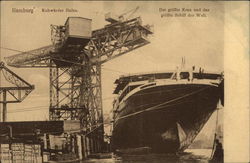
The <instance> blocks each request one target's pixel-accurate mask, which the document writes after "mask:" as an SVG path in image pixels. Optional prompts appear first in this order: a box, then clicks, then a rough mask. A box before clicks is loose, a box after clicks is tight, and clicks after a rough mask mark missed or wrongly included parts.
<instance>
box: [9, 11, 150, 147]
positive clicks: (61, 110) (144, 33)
mask: <svg viewBox="0 0 250 163" xmlns="http://www.w3.org/2000/svg"><path fill="white" fill-rule="evenodd" d="M111 19H112V18H111V17H109V16H108V15H107V16H106V21H109V22H110V24H108V25H106V26H105V27H104V28H101V29H98V30H94V31H91V20H90V19H86V18H80V17H69V18H68V19H67V21H66V23H65V25H64V26H56V25H51V40H52V43H53V44H52V45H50V46H46V47H42V48H39V49H35V50H31V51H28V52H23V53H20V54H17V55H14V56H10V57H6V58H5V59H6V62H7V64H8V65H9V66H14V67H20V68H25V67H28V68H30V67H34V68H44V67H47V68H49V72H50V107H49V116H50V120H80V121H81V125H82V128H83V130H84V134H87V135H88V134H89V135H90V136H91V137H92V138H93V139H94V140H95V142H102V141H103V133H104V129H103V113H102V90H101V65H102V64H103V63H105V62H107V61H109V60H111V59H114V58H116V57H118V56H121V55H123V54H125V53H128V52H130V51H132V50H135V49H137V48H139V47H142V46H144V45H146V44H148V43H149V41H148V35H151V34H152V32H151V30H150V26H149V25H145V26H144V25H142V21H141V18H140V17H137V18H133V19H130V20H126V21H117V22H113V21H110V20H111ZM74 32H75V33H74ZM76 34H78V36H76ZM97 144H98V143H97ZM95 151H100V146H98V145H97V146H96V149H95Z"/></svg>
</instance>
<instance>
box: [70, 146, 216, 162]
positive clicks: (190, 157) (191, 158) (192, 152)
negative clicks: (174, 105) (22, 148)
mask: <svg viewBox="0 0 250 163" xmlns="http://www.w3.org/2000/svg"><path fill="white" fill-rule="evenodd" d="M211 151H212V149H187V150H186V152H185V153H182V154H179V155H174V154H147V155H123V156H116V155H113V156H112V158H102V159H97V158H89V159H87V160H84V161H75V162H73V163H129V162H133V163H145V162H146V163H151V162H157V163H168V162H169V163H179V162H184V163H193V162H194V163H207V162H209V160H210V156H211ZM105 155H106V154H105Z"/></svg>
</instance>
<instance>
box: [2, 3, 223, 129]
mask: <svg viewBox="0 0 250 163" xmlns="http://www.w3.org/2000/svg"><path fill="white" fill-rule="evenodd" d="M136 6H139V9H138V10H137V12H136V13H134V14H133V15H132V16H131V18H132V17H137V16H141V18H142V21H143V24H150V25H153V31H154V34H153V35H152V36H151V37H150V41H151V43H150V44H148V45H146V46H144V47H141V48H139V49H137V50H134V51H131V52H129V53H128V54H125V55H123V56H120V57H117V58H116V59H113V60H111V61H109V62H107V63H104V64H103V65H102V68H103V69H102V93H103V94H102V97H103V109H104V113H109V112H110V110H111V109H112V101H113V97H114V95H113V94H112V92H113V90H114V88H115V85H114V81H115V79H117V78H118V77H119V76H120V75H124V74H131V73H140V72H153V71H166V70H173V69H175V68H176V66H180V64H181V58H182V57H185V59H186V67H192V66H193V65H195V66H196V67H203V68H204V69H205V71H206V70H207V71H216V72H222V71H223V50H224V47H223V45H224V15H223V14H224V7H223V4H222V3H221V2H182V3H179V2H150V1H149V2H142V1H138V2H137V1H135V2H134V1H133V2H132V1H130V2H115V1H112V2H101V1H96V2H95V1H93V2H80V1H77V2H67V1H63V2H60V1H57V2H45V1H43V2H32V1H30V2H14V1H11V2H6V1H5V2H1V47H5V48H11V49H16V50H20V51H28V50H32V49H36V48H39V47H42V46H46V45H49V44H51V40H50V38H51V37H50V25H51V24H55V25H63V24H64V23H65V21H66V19H67V17H69V16H80V17H85V18H90V19H92V29H93V30H94V29H99V28H102V27H104V25H105V24H107V22H105V20H104V15H105V13H107V12H113V13H115V14H117V15H119V14H122V13H125V12H127V11H129V10H131V9H134V8H136ZM13 8H21V9H22V8H31V9H34V12H33V14H31V13H15V12H12V10H13ZM47 8H49V9H66V8H72V9H76V10H77V11H78V12H75V13H70V12H61V13H44V12H42V9H47ZM160 8H161V9H160ZM176 8H180V9H182V8H186V9H192V10H193V9H194V8H197V9H199V8H201V9H202V10H203V9H204V8H206V9H209V12H207V13H206V16H207V17H205V18H200V17H193V18H190V17H161V14H162V13H163V12H160V10H162V9H166V10H168V9H176ZM191 13H193V12H191ZM13 54H17V52H14V51H10V50H6V49H1V60H3V61H4V59H3V58H4V57H7V56H11V55H13ZM9 68H10V69H11V70H13V71H14V72H15V73H17V74H18V75H20V76H21V77H22V78H23V79H25V80H26V81H28V82H29V83H31V84H34V85H35V90H34V91H33V92H32V93H31V94H30V95H29V96H28V97H27V98H26V99H25V100H24V101H23V102H22V103H18V104H8V112H9V113H8V120H9V121H25V120H48V119H49V117H48V115H49V114H48V105H49V71H48V69H46V68H44V69H41V68H40V69H35V68H32V69H30V68H26V69H21V68H13V67H9ZM24 110H25V111H24ZM213 117H215V116H213ZM212 119H213V120H214V119H215V118H212ZM207 125H208V127H207V128H208V129H209V130H210V131H212V130H213V126H214V121H211V122H210V123H209V124H207Z"/></svg>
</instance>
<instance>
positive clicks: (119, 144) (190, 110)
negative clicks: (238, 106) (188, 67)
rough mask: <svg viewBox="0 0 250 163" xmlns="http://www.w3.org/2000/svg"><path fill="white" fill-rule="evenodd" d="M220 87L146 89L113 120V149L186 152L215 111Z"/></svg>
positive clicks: (189, 85)
mask: <svg viewBox="0 0 250 163" xmlns="http://www.w3.org/2000/svg"><path fill="white" fill-rule="evenodd" d="M218 100H219V88H218V87H217V86H214V85H206V84H173V85H162V86H155V87H152V88H146V89H142V90H140V91H138V92H137V93H135V94H133V95H131V96H130V97H129V98H127V99H126V100H125V101H124V104H123V108H122V109H121V110H120V111H119V112H118V113H117V116H116V117H115V119H114V125H113V136H112V147H113V150H119V149H130V148H139V147H149V148H151V149H152V151H153V152H157V153H161V152H164V153H173V152H178V151H183V150H184V149H186V148H187V147H188V146H189V145H190V144H191V142H192V141H193V139H194V138H195V136H196V135H197V134H198V133H199V131H200V130H201V129H202V127H203V126H204V124H205V123H206V122H207V120H208V118H209V117H210V116H211V114H212V113H213V112H214V111H215V109H216V107H217V103H218Z"/></svg>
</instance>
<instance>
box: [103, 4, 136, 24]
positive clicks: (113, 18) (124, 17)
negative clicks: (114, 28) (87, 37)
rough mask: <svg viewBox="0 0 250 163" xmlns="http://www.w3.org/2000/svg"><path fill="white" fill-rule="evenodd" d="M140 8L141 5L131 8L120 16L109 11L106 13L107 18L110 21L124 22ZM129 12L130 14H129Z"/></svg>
mask: <svg viewBox="0 0 250 163" xmlns="http://www.w3.org/2000/svg"><path fill="white" fill-rule="evenodd" d="M138 9H139V6H137V7H136V8H134V9H132V10H129V11H127V12H125V13H123V14H121V15H119V16H116V15H115V14H113V13H111V12H109V13H107V14H106V15H105V20H106V21H108V22H110V23H117V22H123V21H126V20H128V19H129V18H130V17H131V16H133V14H134V13H135V12H136V11H137V10H138ZM128 14H129V15H128Z"/></svg>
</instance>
